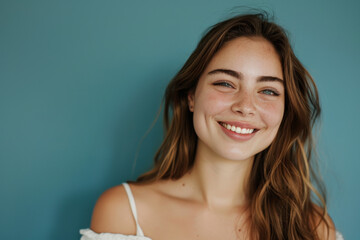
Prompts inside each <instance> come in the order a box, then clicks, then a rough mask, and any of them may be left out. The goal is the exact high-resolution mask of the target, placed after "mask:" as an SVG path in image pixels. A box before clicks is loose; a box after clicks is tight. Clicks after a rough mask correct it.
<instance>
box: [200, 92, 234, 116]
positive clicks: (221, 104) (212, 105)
mask: <svg viewBox="0 0 360 240" xmlns="http://www.w3.org/2000/svg"><path fill="white" fill-rule="evenodd" d="M227 102H228V101H227V100H226V97H224V96H223V95H220V94H219V93H217V92H215V91H208V92H206V93H205V92H202V94H200V95H198V96H195V109H194V114H196V113H202V114H204V113H205V115H214V114H217V113H219V112H222V111H224V110H225V109H226V107H228V104H227Z"/></svg>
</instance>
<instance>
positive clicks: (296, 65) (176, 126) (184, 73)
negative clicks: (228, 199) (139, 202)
mask: <svg viewBox="0 0 360 240" xmlns="http://www.w3.org/2000/svg"><path fill="white" fill-rule="evenodd" d="M238 37H262V38H264V39H266V40H268V41H269V42H270V43H271V44H272V45H273V46H274V48H275V50H276V51H277V53H278V55H279V56H280V59H281V64H282V70H283V76H284V79H285V81H284V82H285V111H284V116H283V120H282V123H281V126H280V128H279V131H278V133H277V135H276V137H275V139H274V141H273V142H272V144H271V145H270V146H269V147H268V148H267V149H265V150H264V151H262V152H260V153H258V154H257V155H256V156H255V160H254V164H253V167H252V170H251V174H250V182H249V183H250V185H249V196H250V206H249V210H250V212H251V214H250V222H251V229H250V230H251V235H252V236H253V238H256V239H318V238H319V237H318V235H317V233H316V230H315V229H316V227H317V226H316V224H315V219H321V220H323V221H324V222H325V224H326V226H327V227H328V224H327V222H326V220H325V215H326V201H325V197H324V195H325V194H324V187H323V185H322V183H321V181H320V180H319V179H318V177H317V174H314V171H313V167H312V165H313V164H312V163H311V161H310V160H311V157H312V155H313V154H312V153H313V149H314V144H313V139H312V128H313V125H314V124H315V122H316V120H317V119H318V117H319V114H320V104H319V97H318V93H317V89H316V85H315V83H314V81H313V79H312V77H311V76H310V74H309V73H308V71H307V70H306V69H305V68H304V67H303V65H302V64H301V63H300V61H299V60H298V59H297V58H296V56H295V54H294V52H293V50H292V48H291V45H290V43H289V40H288V37H287V34H286V32H285V30H284V29H282V28H281V27H280V26H278V25H277V24H275V23H273V22H271V21H270V20H269V18H268V15H267V14H266V13H256V14H249V15H240V16H235V17H232V18H230V19H228V20H225V21H223V22H220V23H218V24H216V25H214V26H212V27H211V28H210V29H209V30H208V31H207V33H206V34H205V35H204V36H203V37H202V39H201V40H200V42H199V44H198V45H197V47H196V49H195V50H194V52H193V53H192V54H191V56H190V57H189V59H188V60H187V61H186V63H185V65H184V66H183V67H182V68H181V70H180V71H179V72H178V73H177V74H176V76H175V77H174V78H173V79H172V80H171V82H170V83H169V85H168V87H167V89H166V93H165V106H164V124H165V139H164V141H163V143H162V145H161V146H160V148H159V150H158V151H157V153H156V155H155V165H154V168H153V169H152V170H150V171H148V172H146V173H144V174H143V175H141V176H140V177H139V178H138V179H137V182H153V181H156V180H160V179H178V178H180V177H182V176H183V175H184V174H185V173H187V172H188V171H189V170H190V169H191V167H192V166H193V164H194V159H195V152H196V145H197V136H196V134H195V131H194V127H193V122H192V117H193V116H192V113H191V112H190V111H189V108H188V99H187V96H188V93H189V92H191V91H194V90H195V88H196V86H197V82H198V80H199V78H200V75H201V74H202V73H203V71H204V69H205V68H206V66H207V65H208V63H209V62H210V60H211V59H212V58H213V56H214V55H215V54H216V53H217V51H219V49H220V48H221V47H222V46H223V45H224V44H225V43H226V42H229V41H231V40H233V39H235V38H238ZM315 186H316V187H315ZM312 195H315V196H316V198H315V199H316V200H317V204H319V205H320V206H321V207H317V206H316V205H315V204H314V203H313V202H314V199H312Z"/></svg>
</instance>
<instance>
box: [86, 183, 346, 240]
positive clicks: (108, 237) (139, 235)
mask: <svg viewBox="0 0 360 240" xmlns="http://www.w3.org/2000/svg"><path fill="white" fill-rule="evenodd" d="M123 186H124V188H125V190H126V193H127V196H128V198H129V202H130V207H131V211H132V214H133V216H134V219H135V223H136V235H123V234H119V233H96V232H94V231H92V230H91V229H89V228H87V229H81V230H80V234H81V235H82V236H81V239H80V240H151V238H149V237H146V236H144V233H143V230H142V229H141V227H140V225H139V222H138V218H137V211H136V205H135V199H134V196H133V194H132V192H131V189H130V186H129V184H127V183H126V182H125V183H123ZM336 240H344V238H343V236H342V235H341V233H339V232H338V231H336Z"/></svg>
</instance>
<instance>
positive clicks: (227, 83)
mask: <svg viewBox="0 0 360 240" xmlns="http://www.w3.org/2000/svg"><path fill="white" fill-rule="evenodd" d="M214 85H215V86H222V87H231V88H234V86H233V85H232V84H231V83H229V82H226V81H223V82H216V83H214Z"/></svg>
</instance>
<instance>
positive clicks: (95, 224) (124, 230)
mask: <svg viewBox="0 0 360 240" xmlns="http://www.w3.org/2000/svg"><path fill="white" fill-rule="evenodd" d="M90 228H91V229H92V230H93V231H94V232H97V233H101V232H108V233H121V234H125V235H135V234H136V224H135V220H134V217H133V216H132V212H131V207H130V204H129V200H128V197H127V194H126V191H125V188H124V186H123V185H119V186H115V187H112V188H110V189H108V190H106V191H105V192H104V193H103V194H102V195H101V196H100V197H99V199H98V200H97V202H96V205H95V207H94V210H93V215H92V219H91V226H90Z"/></svg>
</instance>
